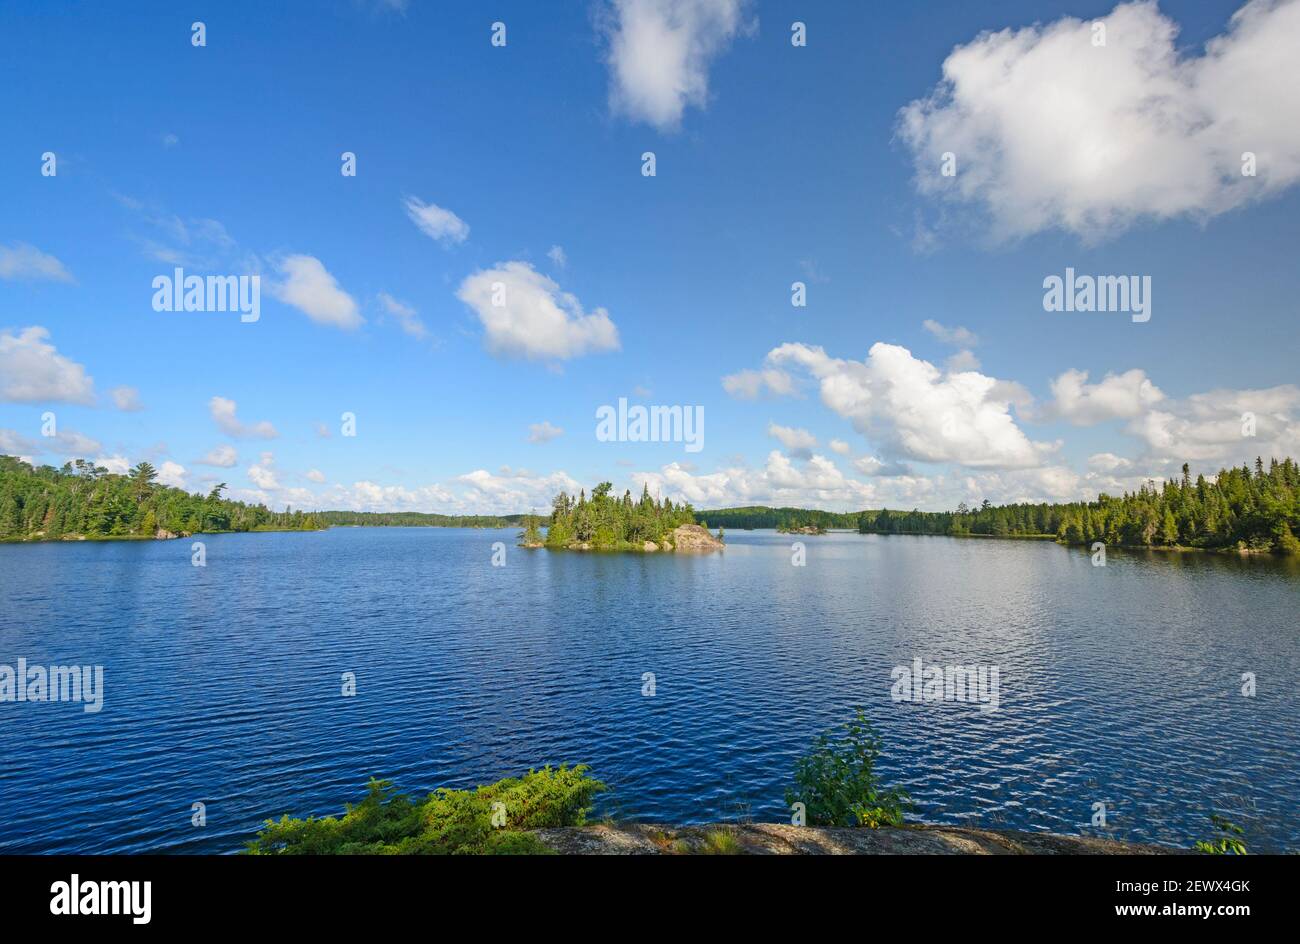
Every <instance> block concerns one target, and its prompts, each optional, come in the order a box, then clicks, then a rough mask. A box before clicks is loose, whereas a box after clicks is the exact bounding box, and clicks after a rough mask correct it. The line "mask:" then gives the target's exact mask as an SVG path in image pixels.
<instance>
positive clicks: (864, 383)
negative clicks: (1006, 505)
mask: <svg viewBox="0 0 1300 944" xmlns="http://www.w3.org/2000/svg"><path fill="white" fill-rule="evenodd" d="M767 362H768V364H769V365H771V366H774V367H777V368H778V369H792V370H795V369H797V370H802V371H804V372H806V373H807V374H809V375H810V376H811V377H812V378H813V379H814V380H816V381H817V383H818V385H819V387H820V391H821V399H822V402H823V403H824V404H825V405H826V406H828V407H830V409H832V410H834V411H835V412H836V413H837V414H839V415H840V416H842V417H844V418H845V419H848V420H850V421H851V422H852V423H853V426H854V428H855V429H857V430H858V432H860V433H862V434H863V435H864V436H867V437H868V438H870V439H871V440H872V441H873V442H875V443H877V444H879V445H880V446H881V447H882V448H883V449H885V451H886V452H887V453H888V454H889V455H890V456H891V457H892V458H903V459H914V460H918V461H922V462H955V463H958V464H961V465H967V466H974V467H980V466H984V467H1018V466H1019V467H1026V466H1034V465H1038V464H1039V461H1040V452H1041V451H1042V449H1041V444H1035V443H1032V442H1030V440H1029V439H1028V437H1026V436H1025V434H1024V433H1023V432H1022V431H1021V429H1020V428H1019V426H1017V425H1016V421H1015V419H1014V418H1013V417H1012V415H1011V411H1010V408H1011V406H1012V405H1013V404H1014V403H1016V402H1017V401H1018V400H1020V399H1022V398H1023V396H1024V392H1023V388H1020V387H1019V385H1017V384H1012V383H1008V382H1005V381H999V380H997V379H995V378H993V377H988V376H985V375H984V374H980V373H978V372H976V371H962V372H959V373H944V372H943V371H941V370H939V369H938V368H937V367H935V366H934V365H933V364H930V363H929V362H928V361H924V360H921V359H919V358H917V357H914V356H912V353H911V352H910V351H908V350H907V349H906V348H904V347H899V346H898V345H894V344H884V343H881V342H877V343H876V344H873V345H872V346H871V349H870V350H869V351H868V354H867V358H866V360H865V361H851V360H842V359H839V358H834V357H831V356H829V355H828V354H827V353H826V352H825V350H823V349H822V348H820V347H812V346H809V345H806V344H783V345H781V346H780V347H778V348H775V349H774V350H772V351H771V352H770V353H769V354H768V355H767Z"/></svg>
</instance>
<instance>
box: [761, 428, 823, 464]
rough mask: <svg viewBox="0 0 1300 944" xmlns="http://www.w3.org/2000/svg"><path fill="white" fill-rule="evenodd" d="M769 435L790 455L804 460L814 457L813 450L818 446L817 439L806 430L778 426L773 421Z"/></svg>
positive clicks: (768, 429) (768, 431)
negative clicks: (788, 451)
mask: <svg viewBox="0 0 1300 944" xmlns="http://www.w3.org/2000/svg"><path fill="white" fill-rule="evenodd" d="M767 434H768V435H769V436H771V437H772V438H773V439H776V440H779V441H780V442H781V444H782V445H783V446H785V448H786V449H788V450H790V454H791V455H793V456H796V457H799V458H802V459H808V458H811V457H812V450H813V448H814V447H815V446H816V445H817V437H816V436H814V435H813V434H812V433H810V432H808V430H806V429H799V428H798V427H793V426H778V425H777V424H776V423H773V422H771V421H769V422H768V424H767Z"/></svg>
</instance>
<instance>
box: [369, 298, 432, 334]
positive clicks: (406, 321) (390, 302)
mask: <svg viewBox="0 0 1300 944" xmlns="http://www.w3.org/2000/svg"><path fill="white" fill-rule="evenodd" d="M379 303H380V304H381V305H383V306H384V310H385V311H386V312H388V313H389V314H390V315H392V316H393V317H394V318H396V319H397V323H398V324H399V325H401V326H402V330H403V331H405V332H406V333H407V334H409V335H410V336H411V337H413V338H424V337H425V336H427V335H428V333H429V332H428V330H427V329H426V328H425V327H424V322H423V321H421V320H420V315H419V312H417V311H416V310H415V309H414V308H412V307H411V306H410V305H408V304H406V303H405V302H401V301H398V300H397V299H396V298H394V297H393V296H392V295H389V294H388V293H387V292H380V293H379Z"/></svg>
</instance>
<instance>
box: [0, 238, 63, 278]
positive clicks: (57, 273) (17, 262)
mask: <svg viewBox="0 0 1300 944" xmlns="http://www.w3.org/2000/svg"><path fill="white" fill-rule="evenodd" d="M0 279H4V280H6V281H14V282H17V281H24V282H71V281H73V278H72V273H70V272H69V271H68V270H67V268H66V267H65V266H64V265H63V263H62V262H60V261H59V260H58V259H56V258H54V257H53V256H51V255H50V254H49V253H44V252H41V251H40V250H39V249H37V248H36V247H35V246H29V245H27V243H14V244H13V245H12V246H0Z"/></svg>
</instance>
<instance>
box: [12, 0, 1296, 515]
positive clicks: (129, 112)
mask: <svg viewBox="0 0 1300 944" xmlns="http://www.w3.org/2000/svg"><path fill="white" fill-rule="evenodd" d="M1298 6H1300V5H1298V4H1297V3H1295V2H1290V3H1280V4H1274V3H1261V2H1259V0H1256V2H1254V3H1252V4H1248V5H1246V7H1245V8H1243V7H1242V5H1241V4H1240V3H1234V2H1226V3H1164V4H1162V5H1160V6H1159V7H1158V8H1157V7H1155V6H1153V5H1145V4H1138V5H1127V6H1121V7H1115V6H1114V5H1113V4H1108V3H1075V4H1070V5H1068V6H1066V5H1060V4H1054V3H1032V4H1030V3H998V4H978V3H927V4H915V5H913V4H905V5H898V6H897V8H889V7H882V6H879V5H868V4H824V3H784V2H770V3H762V2H742V0H619V2H610V3H605V2H593V3H572V4H547V5H545V6H542V5H539V4H534V3H501V4H498V5H496V6H495V7H493V9H492V10H491V11H487V12H485V9H486V8H484V7H483V5H482V4H476V3H436V4H435V3H431V2H421V0H409V2H408V3H405V4H403V3H379V2H373V3H372V2H361V0H355V2H352V0H336V2H326V3H320V4H295V3H284V4H253V3H235V4H225V3H223V4H202V3H199V4H192V5H190V6H187V7H185V8H184V9H178V8H177V7H176V5H175V4H170V3H168V4H164V3H158V4H149V3H140V4H132V5H130V7H129V8H113V9H110V8H109V7H108V6H107V5H102V4H90V3H86V4H68V5H60V6H58V7H55V8H54V9H51V5H49V4H43V3H39V4H38V3H35V2H17V3H11V4H7V5H6V6H5V7H4V8H3V9H2V10H0V48H2V49H3V55H0V88H2V89H3V90H4V91H0V96H2V97H3V106H4V107H3V109H2V110H0V114H2V115H3V117H0V122H2V123H3V141H4V146H3V147H0V205H2V206H3V207H4V210H3V213H2V214H0V451H4V452H10V453H13V454H19V455H24V456H28V457H30V458H32V459H34V460H35V461H37V462H49V463H52V464H56V465H57V464H62V462H63V461H65V460H66V459H67V458H69V457H70V456H72V455H74V454H75V455H78V456H82V455H84V456H87V457H92V458H97V459H100V460H101V461H103V462H104V463H106V464H108V465H109V466H110V467H113V468H116V467H118V466H119V465H120V464H121V463H122V462H130V463H134V462H137V461H140V460H142V459H147V460H148V461H151V462H153V463H154V465H156V466H159V467H161V468H164V470H165V476H164V477H165V479H166V480H168V481H172V482H174V483H176V484H181V485H183V486H185V487H188V488H192V489H196V490H198V489H206V488H207V487H210V485H211V483H212V482H215V481H225V482H228V483H229V484H230V486H231V487H232V489H233V490H234V491H235V493H236V495H237V497H243V498H247V499H250V500H262V501H266V502H268V503H269V504H272V505H275V506H276V507H282V506H283V505H285V504H293V505H294V506H295V507H300V506H305V507H312V506H315V507H356V508H368V509H375V510H382V509H398V508H401V509H408V508H409V509H414V510H424V511H453V512H454V511H518V510H526V509H527V508H529V507H545V505H546V503H547V498H548V496H549V495H550V494H551V493H553V492H554V491H556V490H557V489H558V488H560V487H576V486H577V485H579V484H581V485H585V486H587V487H588V488H590V486H591V485H592V484H593V483H594V482H597V481H600V480H603V479H610V480H612V481H614V482H615V484H616V485H617V486H618V487H619V488H620V489H621V488H623V487H631V488H634V489H639V487H640V484H641V483H642V482H648V483H650V484H651V486H652V488H656V489H660V490H662V491H664V492H665V493H669V494H673V495H676V496H679V497H685V498H687V499H690V500H692V501H694V502H695V504H696V505H697V507H716V506H719V505H723V504H735V503H759V502H761V503H781V504H787V503H788V504H801V505H815V506H819V507H829V508H862V507H880V506H884V505H887V506H890V507H900V506H901V507H913V506H917V507H922V508H949V507H952V506H954V505H955V504H956V503H957V501H960V500H966V501H979V500H980V499H983V498H986V497H987V498H990V499H992V500H994V501H1013V500H1022V499H1067V498H1074V497H1080V496H1084V495H1095V493H1096V492H1097V491H1099V490H1109V491H1112V492H1114V491H1118V490H1121V489H1123V488H1129V487H1134V486H1135V485H1137V484H1138V483H1140V482H1141V481H1143V480H1144V479H1146V478H1147V477H1150V476H1154V477H1157V478H1158V477H1161V476H1164V475H1168V474H1172V472H1173V471H1174V470H1176V469H1177V467H1178V466H1180V465H1181V463H1182V462H1183V461H1184V460H1190V461H1191V462H1192V464H1193V466H1194V467H1195V468H1196V469H1197V470H1203V471H1206V472H1212V471H1213V470H1215V469H1217V468H1218V467H1219V466H1220V465H1221V464H1223V463H1225V462H1227V463H1240V462H1241V461H1243V460H1245V459H1249V458H1253V456H1254V455H1256V454H1263V455H1266V456H1267V455H1269V454H1274V455H1282V454H1285V453H1289V454H1292V455H1296V454H1300V389H1297V387H1296V383H1297V380H1298V378H1297V369H1296V366H1295V365H1296V364H1297V363H1300V342H1298V341H1297V335H1298V332H1297V330H1296V323H1297V321H1296V318H1297V312H1296V298H1297V297H1298V292H1297V289H1298V288H1300V266H1296V264H1295V251H1296V247H1297V245H1300V239H1298V238H1297V236H1298V235H1300V213H1297V210H1298V209H1300V193H1298V191H1297V188H1296V186H1295V185H1294V184H1295V182H1296V180H1297V178H1300V131H1298V130H1297V129H1300V108H1298V107H1297V106H1298V102H1300V99H1298V98H1297V95H1298V94H1300V93H1297V92H1296V91H1295V90H1296V89H1298V88H1300V81H1298V79H1300V76H1297V74H1296V73H1297V69H1298V68H1300V67H1297V65H1296V63H1295V61H1294V55H1293V53H1294V49H1295V48H1296V44H1297V41H1300V13H1298V12H1297V7H1298ZM1239 10H1240V11H1241V12H1240V13H1239V14H1238V11H1239ZM1234 14H1238V15H1237V17H1236V19H1235V20H1234V19H1233V17H1234ZM1067 17H1073V18H1074V19H1066V18H1067ZM796 20H798V21H802V22H804V23H805V24H806V29H807V45H806V46H802V47H796V46H793V45H792V44H791V23H792V22H794V21H796ZM194 21H202V22H203V23H204V24H205V27H206V46H202V47H196V46H194V45H193V44H192V41H191V23H193V22H194ZM494 21H501V22H504V24H505V27H506V34H505V35H506V44H505V45H504V46H494V45H492V43H491V37H492V24H493V22H494ZM1094 22H1100V23H1102V24H1104V25H1105V27H1106V31H1107V32H1106V43H1105V45H1104V46H1101V47H1098V46H1096V45H1094V44H1093V43H1092V42H1090V41H1089V40H1090V38H1091V37H1092V36H1093V35H1095V34H1094V32H1093V23H1094ZM1174 26H1176V27H1177V31H1178V32H1177V35H1176V36H1174V35H1173V33H1172V32H1171V30H1172V28H1173V27H1174ZM1001 30H1008V31H1009V32H1007V33H1001V34H999V33H998V31H1001ZM985 31H993V32H992V33H991V34H989V33H985ZM1216 37H1217V39H1216ZM1211 41H1213V43H1214V45H1213V46H1212V47H1211V50H1210V52H1209V53H1208V54H1207V52H1206V43H1207V42H1211ZM945 61H947V62H948V64H949V66H950V69H949V73H948V74H947V78H948V79H949V83H948V84H947V85H945V84H944V80H945ZM1157 93H1158V97H1157V98H1155V99H1153V98H1152V97H1151V96H1154V95H1156V94H1157ZM913 103H916V104H915V105H914V104H913ZM909 106H911V110H910V111H909V110H908V109H909ZM345 151H349V152H352V153H354V154H355V155H356V163H357V173H356V176H355V177H346V176H343V175H342V174H341V173H340V166H341V161H340V155H341V154H342V153H343V152H345ZM646 151H653V152H654V153H655V158H656V175H655V176H654V177H646V176H643V174H642V154H643V153H644V152H646ZM943 151H952V152H953V153H954V154H955V156H956V164H957V173H956V176H955V177H953V178H943V177H942V176H941V175H940V174H939V173H938V166H939V158H940V153H941V152H943ZM1244 151H1251V152H1252V153H1255V154H1256V155H1257V158H1258V163H1259V168H1258V170H1257V173H1256V175H1255V176H1250V177H1248V176H1245V175H1242V174H1240V172H1239V159H1240V153H1241V152H1244ZM46 152H52V153H54V154H55V155H56V160H57V175H56V176H42V174H41V168H42V155H43V154H45V153H46ZM412 198H413V199H414V200H415V201H418V204H416V206H432V207H435V208H437V209H436V210H434V211H432V213H433V216H434V218H435V219H440V220H443V221H444V223H445V221H446V220H452V221H453V222H452V223H451V224H446V225H443V227H442V228H441V229H439V228H438V227H437V226H435V227H434V228H433V229H432V230H431V232H433V233H434V234H436V235H438V236H439V238H434V237H433V236H431V235H430V233H429V232H426V231H423V230H422V229H421V228H420V227H419V226H418V225H417V223H416V221H415V220H413V218H412V215H411V214H410V213H409V212H408V201H409V200H411V199H412ZM442 210H445V211H450V213H451V214H454V216H453V217H448V216H444V215H441V214H440V212H439V211H442ZM456 221H459V222H456ZM553 247H560V249H561V250H562V254H561V253H560V252H552V250H553ZM177 262H180V263H181V264H183V266H184V268H185V271H186V273H187V274H200V275H206V274H221V275H240V274H253V273H256V274H258V275H259V276H260V278H261V284H262V292H261V295H262V305H261V317H260V320H258V321H257V322H256V323H241V321H240V319H239V317H238V315H237V314H232V313H228V312H158V311H155V310H154V309H153V307H152V304H151V300H152V298H153V289H152V287H151V283H152V280H153V279H154V278H155V277H157V276H160V275H170V274H171V272H172V270H173V265H174V264H175V263H177ZM511 263H513V264H515V265H513V266H511V267H509V268H508V269H507V268H506V266H507V264H511ZM1067 266H1069V267H1073V268H1074V269H1075V270H1076V271H1078V272H1079V273H1089V274H1093V275H1142V276H1150V278H1151V282H1152V286H1153V289H1152V317H1151V319H1150V321H1148V322H1145V323H1135V322H1133V321H1132V320H1131V318H1130V317H1129V315H1128V314H1127V313H1123V312H1047V311H1044V309H1043V304H1042V300H1043V291H1044V290H1043V287H1042V285H1043V280H1044V278H1045V277H1047V276H1049V275H1052V274H1058V275H1061V274H1063V273H1064V271H1065V269H1066V267H1067ZM503 272H509V273H513V275H510V277H509V278H506V279H505V281H506V283H508V288H509V299H510V301H509V302H508V303H507V304H506V305H505V306H504V310H498V311H493V310H491V309H490V308H489V306H488V305H487V304H486V303H483V304H479V305H478V307H476V305H475V303H474V301H475V300H476V299H477V298H478V296H476V295H475V290H476V287H477V288H483V289H484V290H486V289H485V286H487V285H490V284H491V283H492V282H494V281H497V276H498V275H499V274H500V273H503ZM295 279H296V281H295ZM516 279H517V280H518V281H517V282H516ZM795 281H802V282H804V283H805V285H806V291H807V306H806V307H794V306H792V305H791V284H792V283H793V282H795ZM286 286H287V287H286ZM385 297H387V298H388V299H391V300H395V301H396V302H397V303H400V306H401V307H400V308H397V309H392V308H390V307H388V305H386V303H385V300H384V298H385ZM467 299H469V300H468V301H467ZM535 306H540V308H537V307H535ZM539 310H542V311H545V312H549V313H550V315H551V317H550V318H549V319H548V318H541V319H540V320H539V319H538V318H536V317H534V315H536V313H537V311H539ZM395 311H402V312H405V313H406V314H404V315H399V314H396V313H395ZM556 313H558V315H557V314H556ZM557 317H558V319H559V320H558V322H557V321H556V320H555V319H556V318H557ZM493 318H496V319H497V320H495V321H493ZM927 321H928V322H930V323H931V329H927V328H926V326H925V324H926V322H927ZM33 328H35V329H38V330H35V331H33V330H32V329H33ZM959 328H961V329H965V332H966V333H965V334H962V333H961V332H959V331H957V329H959ZM612 335H616V342H614V341H613V340H612ZM941 336H943V337H941ZM943 338H946V339H947V340H944V339H943ZM875 345H881V346H880V347H874V346H875ZM962 352H968V353H962ZM954 357H955V358H956V360H951V361H950V358H954ZM1078 372H1087V375H1088V376H1087V377H1086V378H1083V377H1082V376H1081V374H1080V373H1078ZM1108 375H1113V376H1111V377H1110V378H1108ZM92 378H93V379H92ZM764 378H766V379H767V380H768V381H771V382H770V383H768V382H764ZM123 388H125V389H123ZM619 397H627V398H628V399H629V400H630V401H632V402H634V403H642V404H646V405H652V404H662V405H684V406H692V407H694V406H700V407H703V410H704V415H705V437H704V448H703V449H702V450H701V451H699V452H687V451H686V450H685V449H684V448H683V444H681V443H643V442H602V441H599V440H598V439H597V438H596V436H595V432H594V431H595V425H596V423H595V411H596V410H597V408H598V407H600V406H601V405H604V404H616V403H617V401H618V398H619ZM214 398H219V399H216V400H214ZM227 401H233V402H234V404H236V406H235V407H234V410H235V413H234V415H235V417H236V419H235V420H234V421H232V420H231V419H230V409H231V408H230V406H229V404H228V403H227ZM122 406H125V407H127V408H126V409H122V408H120V407H122ZM46 412H52V413H54V415H55V418H56V427H57V432H58V435H57V436H55V437H50V436H43V435H42V415H43V414H44V413H46ZM344 412H351V413H353V414H355V416H356V431H357V435H356V436H344V435H342V434H341V429H340V416H341V414H343V413H344ZM1248 412H1249V413H1252V414H1254V416H1255V417H1256V425H1257V429H1256V432H1255V435H1254V436H1243V435H1242V419H1241V418H1242V415H1243V414H1245V413H1248ZM258 424H269V427H268V426H266V425H263V426H260V427H259V426H258ZM534 426H537V427H538V429H541V430H550V431H554V430H557V429H558V430H563V432H562V434H559V435H555V436H553V437H551V438H548V437H547V436H546V435H536V434H535V433H533V432H532V430H533V427H534ZM272 429H273V431H274V436H270V435H269V433H270V431H271V430H272ZM47 431H48V430H47ZM322 432H324V433H328V434H329V435H322ZM260 434H268V435H260ZM531 439H536V440H539V441H530V440H531ZM540 440H545V441H540ZM205 460H207V461H206V462H205ZM213 462H217V463H220V464H212V463H213Z"/></svg>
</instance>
